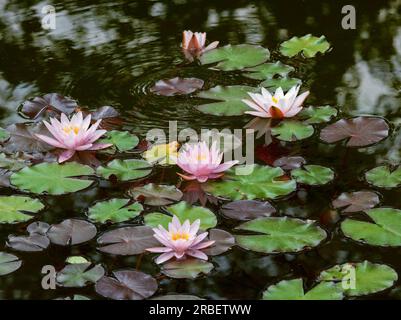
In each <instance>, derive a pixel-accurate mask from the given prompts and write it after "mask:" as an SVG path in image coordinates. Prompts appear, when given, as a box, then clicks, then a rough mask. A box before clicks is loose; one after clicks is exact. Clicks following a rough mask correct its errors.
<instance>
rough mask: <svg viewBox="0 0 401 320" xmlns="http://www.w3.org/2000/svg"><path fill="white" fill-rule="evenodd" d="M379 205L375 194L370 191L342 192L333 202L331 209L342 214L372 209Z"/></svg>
mask: <svg viewBox="0 0 401 320" xmlns="http://www.w3.org/2000/svg"><path fill="white" fill-rule="evenodd" d="M379 203H380V199H379V196H378V195H377V193H375V192H372V191H357V192H350V193H348V192H344V193H342V194H340V196H339V197H338V198H337V199H335V200H333V207H334V208H336V209H338V208H342V211H343V212H348V213H350V212H359V211H364V210H367V209H372V208H374V207H375V206H376V205H378V204H379Z"/></svg>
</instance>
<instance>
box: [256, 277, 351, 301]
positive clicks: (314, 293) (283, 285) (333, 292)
mask: <svg viewBox="0 0 401 320" xmlns="http://www.w3.org/2000/svg"><path fill="white" fill-rule="evenodd" d="M342 298H343V293H342V291H341V290H340V288H339V287H338V286H337V285H336V284H335V283H333V282H322V283H319V284H317V285H316V286H315V287H313V288H312V289H310V290H309V291H308V292H306V293H305V291H304V287H303V281H302V279H293V280H283V281H280V282H279V283H277V284H275V285H272V286H270V287H269V288H267V290H266V291H265V292H263V300H342Z"/></svg>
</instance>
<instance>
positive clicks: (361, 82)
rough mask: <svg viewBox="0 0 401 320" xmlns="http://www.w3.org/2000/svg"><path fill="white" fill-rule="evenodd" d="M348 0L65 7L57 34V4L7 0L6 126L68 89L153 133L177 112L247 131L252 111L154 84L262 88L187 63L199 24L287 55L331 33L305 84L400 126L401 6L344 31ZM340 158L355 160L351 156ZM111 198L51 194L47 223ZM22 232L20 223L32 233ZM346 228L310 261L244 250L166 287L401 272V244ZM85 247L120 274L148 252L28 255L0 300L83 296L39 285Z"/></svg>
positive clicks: (319, 95) (245, 290)
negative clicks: (166, 93) (45, 273)
mask: <svg viewBox="0 0 401 320" xmlns="http://www.w3.org/2000/svg"><path fill="white" fill-rule="evenodd" d="M348 2H349V1H335V3H334V1H325V2H323V1H296V2H295V1H289V0H275V1H262V0H259V1H258V0H253V1H248V0H220V1H200V0H195V1H194V0H174V1H173V0H164V1H139V0H138V1H130V2H127V1H122V0H120V1H119V0H114V1H93V0H81V1H71V0H70V1H54V2H52V5H54V6H55V8H56V10H57V20H56V21H57V25H56V29H55V30H49V31H46V30H43V29H42V28H41V17H42V15H41V8H42V7H43V6H44V5H47V4H48V3H47V2H46V1H41V2H36V1H29V0H0V111H1V113H0V117H1V124H2V125H8V124H10V123H14V122H17V121H19V122H20V121H22V119H21V118H19V117H18V116H17V114H16V109H17V107H18V105H19V104H20V103H21V102H22V101H24V100H25V99H27V98H28V97H32V96H37V95H42V94H45V93H49V92H59V93H61V94H64V95H70V96H72V97H73V98H75V99H78V101H79V103H80V104H81V105H82V106H89V107H90V108H96V107H99V106H102V105H112V106H114V107H116V108H118V109H119V110H120V111H121V113H122V114H123V117H124V119H125V120H126V127H127V128H129V129H132V130H133V131H134V132H136V133H139V134H142V135H144V134H145V133H146V132H147V131H148V130H149V129H153V128H163V129H166V128H168V121H170V120H171V121H174V120H177V121H178V127H179V129H180V128H186V127H191V128H195V129H200V128H202V127H203V128H204V127H207V128H210V129H211V128H213V127H215V128H224V127H231V128H241V127H243V126H244V125H245V124H246V123H247V122H248V121H249V120H250V117H237V118H234V119H231V118H230V119H227V118H218V117H213V116H209V115H204V114H201V113H199V112H198V111H196V110H195V109H194V108H193V106H194V105H196V104H197V103H200V100H199V99H196V98H189V97H160V96H155V95H152V94H151V93H150V92H149V88H150V87H151V86H152V85H153V84H154V83H155V82H156V81H157V80H159V79H163V78H173V77H176V76H179V77H197V78H200V79H203V80H204V81H205V88H206V89H208V88H211V87H213V86H215V85H217V84H220V85H230V84H244V83H248V84H254V83H255V82H252V80H246V79H244V78H242V77H241V76H240V75H239V74H236V73H230V74H221V73H219V72H214V71H211V70H208V69H206V68H201V67H199V66H197V65H196V64H191V65H187V64H186V63H185V62H184V60H183V57H182V56H181V51H180V49H179V44H180V40H181V39H180V38H181V31H182V30H186V29H192V30H199V31H201V30H204V31H207V32H208V38H209V39H210V40H219V41H220V44H221V45H224V44H227V43H232V44H239V43H251V44H261V45H264V46H266V47H268V48H270V49H271V50H272V51H273V56H274V57H276V56H277V52H276V51H275V48H277V46H278V45H279V43H280V42H281V41H282V40H285V39H287V38H288V37H291V36H293V35H298V36H301V35H304V34H307V33H312V34H315V35H319V36H320V35H321V34H324V35H325V36H326V37H327V39H328V40H329V41H330V42H331V43H332V45H333V50H332V51H331V52H330V53H328V54H327V55H325V56H324V57H319V58H317V59H315V60H313V61H308V62H307V63H305V62H304V61H301V60H298V59H294V60H293V61H291V60H288V59H283V62H284V63H290V64H291V65H293V66H294V67H295V68H296V71H295V72H294V74H293V76H294V77H296V78H301V79H305V82H306V86H307V87H309V88H310V90H311V92H312V93H311V97H310V99H309V102H310V103H311V104H312V105H314V104H315V105H316V104H320V105H326V104H332V105H337V106H339V108H340V110H343V111H345V112H348V113H351V114H352V115H356V114H367V113H369V114H377V115H380V116H385V117H386V118H388V119H390V120H394V121H396V122H398V123H399V122H400V120H399V119H400V117H401V112H400V108H399V107H400V98H399V88H400V82H401V28H400V27H399V25H400V22H401V21H400V20H401V15H400V14H399V13H400V10H401V1H400V0H382V1H369V2H368V1H362V0H359V1H351V2H353V3H355V6H356V8H357V17H358V24H357V30H355V31H347V30H343V29H341V27H340V21H341V7H342V5H344V4H348ZM262 129H263V128H262ZM315 142H316V143H315V144H314V145H307V146H304V147H303V150H302V152H303V154H305V155H307V156H309V157H313V156H316V155H318V157H319V159H321V160H322V161H326V162H325V163H326V164H327V165H332V166H333V167H334V168H335V169H339V170H340V171H342V172H343V174H344V176H345V177H346V176H348V175H349V176H353V174H354V175H355V168H354V167H352V166H348V167H339V166H340V165H339V164H337V163H335V161H334V160H333V159H332V158H331V156H330V155H332V154H337V153H336V152H335V151H336V150H335V148H336V147H335V146H332V147H327V146H326V145H322V144H319V143H318V142H317V141H315ZM311 144H312V143H311ZM400 148H401V136H400V134H399V133H396V134H394V135H393V136H392V137H391V138H389V139H387V140H386V141H384V142H383V143H381V144H380V145H377V146H375V147H371V148H367V149H364V150H361V151H357V150H351V151H350V153H351V154H350V155H348V157H350V158H352V159H354V161H355V163H358V171H361V170H364V169H366V168H371V167H373V166H374V165H375V163H379V162H380V161H383V160H390V161H392V162H393V163H397V162H400V160H401V158H400V153H399V149H400ZM295 151H296V150H295ZM293 153H295V152H293ZM373 153H376V157H375V156H372V155H373ZM338 154H339V156H342V155H341V152H339V153H338ZM367 155H371V156H370V157H367ZM336 166H337V167H336ZM167 176H168V175H167ZM171 176H174V175H173V174H171ZM359 186H360V182H359V181H351V180H349V181H347V180H345V181H342V182H340V184H339V185H332V186H328V187H325V188H323V191H322V190H320V193H317V192H311V193H308V195H307V197H308V198H309V201H308V202H307V203H308V204H305V203H302V201H301V204H300V203H299V198H296V199H292V200H291V201H289V202H287V203H284V204H283V203H280V204H279V206H281V208H280V209H281V210H282V211H283V212H285V213H286V214H288V215H292V216H298V217H308V218H311V219H313V218H315V219H316V218H318V217H319V215H320V214H321V213H322V212H325V211H327V209H328V206H329V203H328V200H327V199H326V196H325V195H326V194H328V193H331V194H334V193H338V192H341V191H343V190H347V189H350V188H358V187H359ZM116 192H117V191H116ZM117 194H118V193H117ZM110 196H112V195H111V194H110V189H106V188H104V186H98V187H96V188H94V189H92V190H89V191H87V192H85V193H82V194H80V195H74V196H63V197H60V198H57V201H60V202H58V203H65V204H68V210H66V209H65V208H64V207H60V206H57V204H56V203H55V200H54V199H47V201H48V203H49V204H50V205H51V204H54V205H53V206H50V208H49V209H48V210H47V211H46V212H45V213H44V216H43V218H44V219H46V221H47V222H49V223H50V222H56V221H57V222H58V221H60V220H61V219H62V218H64V217H67V216H75V215H77V214H78V213H82V212H83V210H84V208H86V207H87V206H89V205H90V204H91V203H93V202H94V201H95V200H97V199H99V198H105V197H110ZM384 197H385V198H386V200H387V203H388V205H394V206H397V205H398V206H399V205H401V202H400V200H397V199H400V197H399V192H397V191H394V192H391V193H390V192H388V193H387V192H385V194H384ZM310 199H313V201H311V200H310ZM317 199H319V201H317ZM389 202H390V203H389ZM316 203H319V205H316ZM66 211H68V212H66ZM328 228H329V229H330V228H333V225H330V226H328ZM23 229H24V227H21V232H22V230H23ZM100 231H103V230H100ZM333 231H334V232H335V234H334V239H333V241H330V242H329V243H326V244H323V245H322V246H321V247H319V248H318V249H316V250H313V251H311V252H306V253H302V254H299V255H281V256H261V255H257V254H254V253H249V252H244V251H243V250H240V249H235V250H234V251H233V252H232V253H230V254H229V255H225V256H222V257H217V258H215V259H214V261H215V263H216V270H215V271H214V273H213V275H212V276H211V277H210V278H207V279H197V280H195V281H189V280H184V281H173V280H167V279H166V280H163V281H162V282H161V288H162V289H161V291H162V292H160V293H167V292H186V293H191V294H195V295H199V296H202V297H208V298H256V297H259V296H260V292H261V291H262V290H263V288H264V287H265V286H266V285H267V284H271V283H274V282H275V281H277V277H279V278H280V277H287V276H288V277H290V276H305V277H308V276H311V277H313V276H315V275H316V272H317V270H321V269H323V268H325V267H328V266H330V265H333V264H335V263H342V262H346V261H350V260H360V259H370V260H371V261H379V262H383V261H384V262H385V263H388V264H390V265H393V266H394V265H395V266H400V261H398V259H397V255H395V254H394V251H392V252H390V251H389V250H387V249H383V250H381V251H380V250H378V251H372V250H370V249H369V248H366V247H363V246H359V245H357V244H355V243H352V242H350V241H344V240H343V239H342V238H341V236H340V235H339V234H337V232H338V231H335V230H333ZM12 232H15V230H14V229H13V228H11V227H8V226H5V227H3V226H2V227H1V231H0V248H4V247H3V246H4V243H5V240H6V238H7V235H8V234H10V233H12ZM1 250H2V249H1ZM72 254H85V255H87V256H88V257H89V258H91V259H93V261H101V262H103V263H105V264H106V265H107V266H108V269H109V270H112V269H114V268H116V267H119V266H127V265H132V266H133V265H135V262H136V257H129V258H112V257H106V258H105V257H104V256H103V255H102V256H101V255H100V254H99V253H97V252H96V250H95V246H94V243H90V244H88V245H85V246H83V247H80V249H79V251H76V248H62V249H61V250H60V248H53V249H50V250H48V251H46V252H43V253H38V254H36V255H35V259H32V258H31V256H30V255H28V254H20V256H21V258H22V260H24V261H29V262H28V263H25V264H24V266H23V267H22V269H21V270H20V271H19V272H18V273H16V274H12V275H9V276H7V277H2V278H0V298H11V297H13V298H17V299H23V298H35V297H39V298H55V297H56V296H67V295H71V294H73V293H75V291H74V290H70V289H65V290H64V289H63V290H62V292H57V294H56V293H53V292H46V291H43V290H42V289H41V288H40V277H41V275H40V273H39V271H40V269H41V266H42V265H43V264H44V263H47V264H53V265H55V266H57V267H62V266H63V263H64V258H65V257H66V256H68V255H72ZM243 261H246V263H243ZM142 268H143V271H145V272H151V273H153V274H155V273H156V268H157V267H155V266H154V265H153V264H152V263H151V261H145V262H144V263H143V266H142ZM398 270H400V269H398ZM228 275H231V277H228ZM233 283H235V288H233ZM28 287H29V288H28ZM81 293H82V294H88V295H89V296H93V291H92V290H91V289H83V290H82V291H81Z"/></svg>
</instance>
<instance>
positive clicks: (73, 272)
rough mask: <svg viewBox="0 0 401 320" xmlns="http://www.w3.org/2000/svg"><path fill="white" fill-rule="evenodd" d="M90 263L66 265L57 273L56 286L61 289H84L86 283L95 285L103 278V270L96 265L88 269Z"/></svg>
mask: <svg viewBox="0 0 401 320" xmlns="http://www.w3.org/2000/svg"><path fill="white" fill-rule="evenodd" d="M90 266H91V263H78V264H76V263H75V264H68V265H66V266H65V267H64V269H63V270H61V271H60V272H58V273H57V278H56V279H57V284H58V285H59V286H62V287H68V288H70V287H85V286H86V285H87V284H88V283H96V281H98V280H99V279H100V278H101V277H103V276H104V268H103V267H102V266H101V265H100V264H97V265H95V266H94V267H92V268H89V267H90Z"/></svg>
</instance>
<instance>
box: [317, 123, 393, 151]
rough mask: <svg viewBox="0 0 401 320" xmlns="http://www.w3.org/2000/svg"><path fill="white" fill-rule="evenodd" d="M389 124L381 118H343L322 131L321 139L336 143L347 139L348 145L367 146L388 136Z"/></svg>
mask: <svg viewBox="0 0 401 320" xmlns="http://www.w3.org/2000/svg"><path fill="white" fill-rule="evenodd" d="M388 132H389V126H388V124H387V122H386V121H385V120H383V119H381V118H374V117H356V118H352V119H341V120H339V121H337V122H335V123H333V124H331V125H329V126H327V127H326V128H324V129H323V130H322V131H321V132H320V139H322V140H323V141H325V142H327V143H334V142H338V141H341V140H344V139H347V143H346V146H347V147H365V146H368V145H371V144H373V143H376V142H379V141H381V140H383V139H384V138H386V137H387V136H388Z"/></svg>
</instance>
